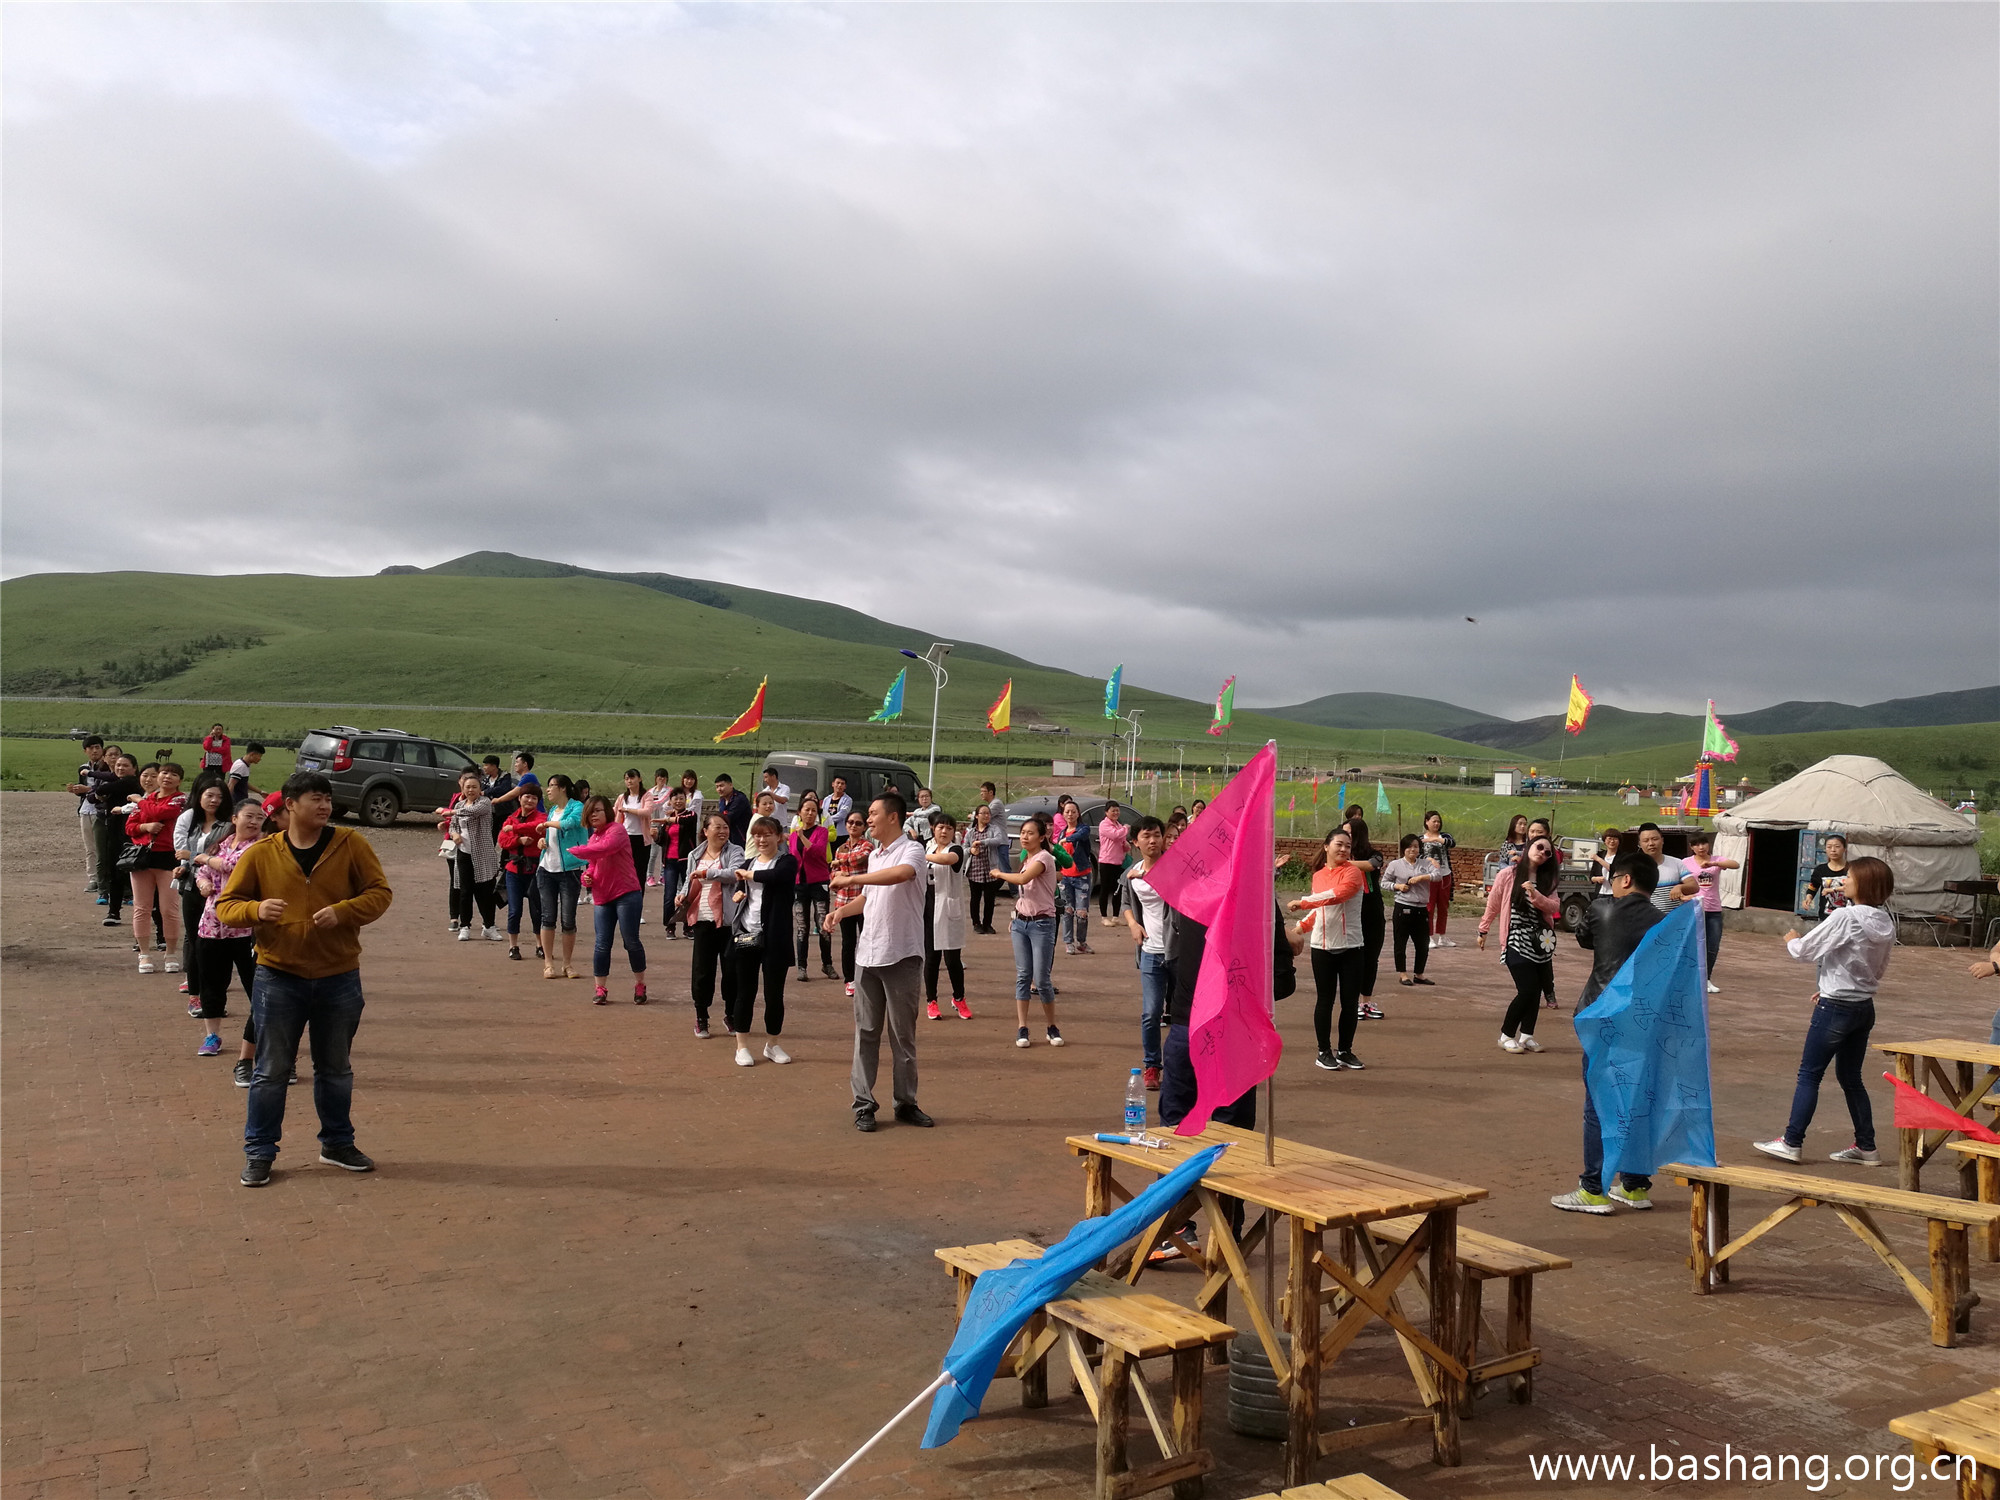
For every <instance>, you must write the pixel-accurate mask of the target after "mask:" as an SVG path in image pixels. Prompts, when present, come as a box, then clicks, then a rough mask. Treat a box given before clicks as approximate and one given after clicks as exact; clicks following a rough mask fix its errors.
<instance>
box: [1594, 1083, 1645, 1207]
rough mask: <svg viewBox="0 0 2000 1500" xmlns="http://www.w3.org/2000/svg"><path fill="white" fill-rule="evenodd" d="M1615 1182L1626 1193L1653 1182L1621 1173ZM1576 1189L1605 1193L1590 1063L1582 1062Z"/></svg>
mask: <svg viewBox="0 0 2000 1500" xmlns="http://www.w3.org/2000/svg"><path fill="white" fill-rule="evenodd" d="M1618 1180H1619V1181H1620V1182H1622V1183H1624V1184H1625V1186H1626V1188H1627V1189H1628V1190H1630V1189H1632V1188H1650V1187H1651V1186H1652V1185H1653V1179H1652V1178H1650V1177H1641V1176H1639V1175H1638V1174H1637V1173H1635V1172H1620V1173H1619V1174H1618ZM1577 1186H1579V1187H1581V1188H1582V1189H1583V1190H1584V1191H1585V1192H1586V1193H1598V1194H1602V1193H1603V1191H1604V1127H1603V1126H1602V1125H1600V1124H1599V1123H1598V1120H1597V1105H1596V1104H1595V1103H1594V1102H1593V1101H1592V1099H1591V1097H1590V1059H1589V1058H1587V1057H1586V1058H1585V1059H1584V1060H1583V1175H1582V1176H1581V1177H1579V1178H1578V1179H1577Z"/></svg>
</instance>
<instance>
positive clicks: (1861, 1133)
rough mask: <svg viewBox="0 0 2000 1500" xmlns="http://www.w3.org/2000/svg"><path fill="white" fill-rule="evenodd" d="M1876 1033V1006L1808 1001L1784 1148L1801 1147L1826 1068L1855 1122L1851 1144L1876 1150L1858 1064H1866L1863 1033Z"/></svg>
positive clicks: (1872, 1120) (1865, 1035)
mask: <svg viewBox="0 0 2000 1500" xmlns="http://www.w3.org/2000/svg"><path fill="white" fill-rule="evenodd" d="M1874 1029H1875V1002H1874V1001H1873V1000H1863V1001H1861V1002H1860V1003H1859V1004H1856V1005H1850V1004H1848V1003H1846V1002H1845V1001H1840V1000H1815V1001H1813V1013H1812V1025H1810V1026H1808V1027H1807V1028H1806V1049H1805V1054H1804V1056H1802V1057H1801V1058H1800V1059H1799V1085H1798V1087H1797V1088H1796V1089H1795V1090H1793V1092H1792V1117H1791V1119H1790V1120H1788V1121H1787V1122H1786V1123H1785V1144H1786V1145H1787V1146H1803V1145H1804V1144H1805V1141H1806V1126H1808V1125H1810V1124H1812V1117H1813V1108H1814V1106H1816V1105H1817V1104H1818V1103H1819V1083H1820V1080H1821V1079H1822V1078H1824V1077H1826V1065H1827V1064H1828V1063H1832V1064H1833V1076H1834V1077H1835V1078H1837V1079H1839V1080H1840V1091H1841V1092H1842V1093H1843V1094H1845V1095H1847V1113H1848V1116H1849V1118H1850V1119H1852V1120H1853V1121H1854V1144H1855V1145H1857V1146H1859V1147H1860V1148H1861V1149H1862V1150H1863V1151H1873V1150H1874V1149H1875V1111H1874V1109H1873V1107H1872V1106H1870V1104H1869V1102H1868V1090H1867V1088H1866V1087H1865V1086H1864V1085H1863V1084H1862V1082H1861V1065H1862V1064H1863V1063H1865V1062H1866V1061H1867V1060H1868V1033H1869V1032H1871V1031H1873V1030H1874Z"/></svg>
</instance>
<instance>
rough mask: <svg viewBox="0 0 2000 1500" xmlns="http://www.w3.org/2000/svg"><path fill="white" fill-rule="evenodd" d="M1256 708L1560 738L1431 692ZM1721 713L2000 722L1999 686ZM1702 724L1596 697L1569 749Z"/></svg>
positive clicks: (1868, 721) (1387, 724)
mask: <svg viewBox="0 0 2000 1500" xmlns="http://www.w3.org/2000/svg"><path fill="white" fill-rule="evenodd" d="M1263 712H1264V713H1267V714H1270V715H1272V716H1273V717H1275V718H1280V719H1291V720H1293V721H1294V722H1296V723H1300V724H1317V725H1320V726H1322V727H1325V728H1335V729H1421V730H1422V731H1423V732H1424V733H1426V734H1436V735H1441V736H1443V737H1444V738H1445V739H1448V740H1462V741H1464V742H1465V743H1467V744H1471V745H1484V746H1486V747H1487V748H1488V749H1491V750H1521V751H1529V750H1537V751H1543V752H1545V753H1547V754H1550V755H1553V754H1554V753H1555V749H1556V746H1557V745H1558V744H1560V743H1561V738H1560V737H1561V735H1562V732H1563V715H1561V714H1540V715H1537V716H1536V717H1534V718H1531V719H1502V718H1498V717H1494V716H1489V715H1483V714H1481V713H1480V712H1479V711H1478V710H1477V709H1463V708H1457V707H1455V706H1454V705H1452V704H1449V703H1441V702H1439V701H1437V700H1436V699H1432V698H1405V697H1401V696H1399V695H1397V694H1394V693H1332V694H1329V695H1328V696H1326V697H1324V698H1314V699H1312V700H1311V701H1309V702H1306V703H1296V704H1293V705H1291V706H1290V707H1287V708H1267V709H1264V710H1263ZM1722 718H1723V723H1724V724H1725V725H1727V726H1728V728H1729V730H1730V732H1731V733H1734V734H1812V733H1817V732H1820V731H1824V730H1836V729H1928V728H1941V727H1946V726H1950V725H1956V724H1990V723H1994V722H1996V721H2000V687H1987V688H1964V689H1960V690H1957V691H1953V692H1946V693H1927V694H1924V695H1923V696H1922V697H1916V698H1890V699H1886V700H1885V701H1883V702H1881V703H1868V704H1862V705H1859V706H1857V705H1855V704H1852V703H1826V702H1817V703H1815V702H1804V701H1792V702H1787V703H1776V704H1773V705H1772V706H1771V707H1769V708H1759V709H1752V710H1750V711H1748V712H1746V713H1734V714H1732V713H1724V714H1723V716H1722ZM1701 727H1702V717H1701V715H1700V714H1676V713H1652V714H1648V713H1634V712H1633V711H1631V710H1629V709H1623V708H1619V707H1617V706H1616V705H1615V704H1610V703H1602V702H1600V703H1598V704H1597V706H1596V707H1595V708H1593V709H1592V710H1591V714H1590V724H1589V727H1588V728H1586V729H1585V730H1584V732H1583V735H1582V737H1581V739H1579V740H1573V741H1570V744H1571V746H1572V747H1573V750H1581V751H1597V752H1604V751H1616V750H1640V749H1646V748H1648V747H1650V746H1653V745H1667V744H1673V743H1674V742H1676V741H1679V740H1686V739H1692V738H1697V737H1699V735H1700V733H1701Z"/></svg>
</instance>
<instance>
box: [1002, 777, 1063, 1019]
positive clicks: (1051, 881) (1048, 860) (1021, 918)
mask: <svg viewBox="0 0 2000 1500" xmlns="http://www.w3.org/2000/svg"><path fill="white" fill-rule="evenodd" d="M1048 843H1049V825H1048V824H1046V823H1044V822H1043V821H1042V819H1041V817H1040V815H1039V814H1038V815H1036V816H1035V817H1032V818H1030V819H1028V821H1027V822H1025V823H1023V824H1022V825H1021V868H1020V869H1019V870H995V871H994V872H993V878H994V879H995V880H1004V881H1006V882H1007V884H1009V885H1011V886H1013V887H1014V926H1013V930H1012V936H1013V939H1014V1019H1015V1021H1016V1022H1017V1023H1018V1024H1019V1027H1020V1029H1019V1030H1018V1031H1017V1032H1016V1033H1015V1035H1014V1045H1015V1046H1016V1047H1026V1046H1030V1045H1032V1044H1031V1043H1030V1042H1029V1040H1028V1001H1029V999H1030V998H1031V997H1032V996H1033V995H1034V994H1036V993H1037V992H1040V994H1041V997H1042V1012H1043V1014H1044V1015H1045V1016H1046V1017H1047V1021H1048V1039H1049V1045H1050V1046H1051V1047H1060V1046H1061V1045H1062V1044H1063V1039H1062V1033H1061V1032H1060V1031H1058V1030H1057V1029H1056V990H1055V985H1054V983H1053V982H1052V981H1051V979H1050V977H1049V970H1050V968H1051V966H1052V965H1053V964H1054V963H1055V958H1056V861H1055V856H1054V855H1053V854H1051V853H1050V852H1049V847H1048Z"/></svg>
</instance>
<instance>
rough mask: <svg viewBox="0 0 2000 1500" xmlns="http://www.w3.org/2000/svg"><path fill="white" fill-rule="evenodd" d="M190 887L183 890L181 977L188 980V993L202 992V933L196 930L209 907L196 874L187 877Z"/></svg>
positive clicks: (197, 993) (196, 993)
mask: <svg viewBox="0 0 2000 1500" xmlns="http://www.w3.org/2000/svg"><path fill="white" fill-rule="evenodd" d="M186 880H187V883H188V888H187V889H186V890H184V891H182V892H181V978H182V979H184V980H186V981H187V987H188V993H189V994H190V995H199V994H200V993H201V934H200V933H199V932H198V931H196V929H197V928H198V927H200V926H201V914H202V912H203V911H204V910H206V909H207V907H208V898H207V897H206V896H204V895H202V893H201V891H200V889H199V888H198V887H197V886H196V885H195V883H194V876H192V875H189V876H187V877H186Z"/></svg>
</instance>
